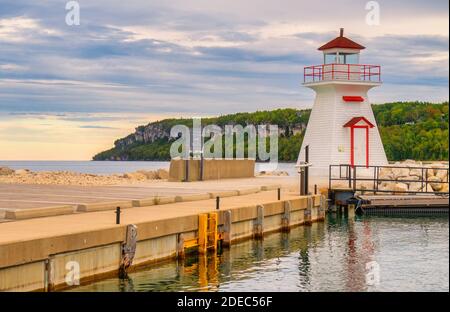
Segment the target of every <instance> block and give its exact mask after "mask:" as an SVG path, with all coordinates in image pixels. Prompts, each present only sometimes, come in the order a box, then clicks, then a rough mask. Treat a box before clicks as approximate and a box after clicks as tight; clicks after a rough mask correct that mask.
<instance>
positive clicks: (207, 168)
mask: <svg viewBox="0 0 450 312" xmlns="http://www.w3.org/2000/svg"><path fill="white" fill-rule="evenodd" d="M186 164H187V166H189V168H188V169H189V170H188V172H189V176H188V179H187V180H188V181H199V180H200V166H201V165H200V164H201V161H200V159H189V160H188V161H186V160H184V159H172V160H171V161H170V169H169V181H171V182H180V181H185V180H186ZM254 176H255V160H254V159H204V160H203V180H205V181H206V180H219V179H231V178H251V177H254Z"/></svg>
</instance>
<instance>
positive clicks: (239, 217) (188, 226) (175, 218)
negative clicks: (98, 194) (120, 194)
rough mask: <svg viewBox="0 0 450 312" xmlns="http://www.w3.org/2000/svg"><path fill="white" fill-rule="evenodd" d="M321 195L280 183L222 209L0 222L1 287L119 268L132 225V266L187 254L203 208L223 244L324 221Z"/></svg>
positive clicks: (191, 206)
mask: <svg viewBox="0 0 450 312" xmlns="http://www.w3.org/2000/svg"><path fill="white" fill-rule="evenodd" d="M270 188H271V187H266V188H265V189H270ZM323 202H324V201H323V199H322V200H321V197H320V195H311V196H302V197H300V196H298V194H297V193H296V192H290V191H288V190H287V189H285V190H283V196H282V200H278V199H277V189H276V188H275V190H268V191H260V192H258V193H251V194H247V195H241V196H228V197H224V198H221V200H220V210H216V199H214V198H211V199H198V198H197V199H196V200H193V201H182V202H172V203H168V204H160V205H150V206H145V207H131V208H129V209H124V210H123V211H122V215H121V224H119V225H116V224H115V214H114V212H113V211H111V210H106V211H95V212H85V213H77V214H71V215H60V216H52V217H43V218H34V219H28V220H21V221H15V222H6V223H2V224H0V291H44V290H49V291H52V290H58V289H63V288H67V287H70V286H71V285H70V283H69V284H68V282H67V281H68V278H69V281H70V277H71V276H72V277H73V274H74V270H75V273H77V274H79V279H80V281H81V283H84V282H87V281H90V280H95V279H99V278H102V277H104V276H110V275H116V274H118V272H119V268H120V267H121V263H123V261H124V259H123V256H124V254H123V246H124V244H126V243H127V242H129V239H127V228H128V226H129V225H135V226H136V230H137V236H136V243H135V253H133V259H132V262H131V264H130V266H129V268H128V269H129V270H133V269H134V268H137V267H139V266H142V265H146V264H149V263H153V262H158V261H162V260H165V259H169V258H175V257H177V256H182V254H183V253H184V251H185V250H186V249H187V248H190V247H193V248H198V247H195V246H197V245H198V244H199V242H200V240H201V239H204V237H203V238H201V234H200V232H201V231H204V230H203V229H202V225H201V224H202V223H201V222H203V221H201V220H202V218H203V217H201V216H202V215H205V214H207V215H208V216H209V215H211V214H214V215H216V216H217V221H216V223H208V224H209V225H207V226H211V224H214V227H215V231H216V232H217V233H216V234H215V238H216V239H219V240H222V241H223V243H224V244H223V246H226V245H229V244H232V243H233V242H235V241H237V240H242V239H248V238H252V237H254V236H258V237H263V235H264V234H265V233H268V232H272V231H278V230H282V229H283V230H286V229H287V228H289V227H292V226H296V225H301V224H305V223H306V222H307V223H310V222H315V221H319V220H321V219H322V218H323V215H322V214H323V211H324V210H323V207H321V203H322V204H323ZM287 207H288V208H287ZM306 211H308V213H305V212H306ZM213 219H214V218H213ZM208 222H211V221H209V218H208ZM199 225H200V226H199ZM207 238H208V239H209V237H207ZM206 244H209V240H208V242H207V243H206ZM130 248H131V247H130ZM76 269H79V272H77V271H76Z"/></svg>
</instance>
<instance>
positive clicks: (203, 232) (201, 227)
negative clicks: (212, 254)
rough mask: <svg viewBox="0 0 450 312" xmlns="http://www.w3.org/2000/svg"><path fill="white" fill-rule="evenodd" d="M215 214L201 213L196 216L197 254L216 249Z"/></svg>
mask: <svg viewBox="0 0 450 312" xmlns="http://www.w3.org/2000/svg"><path fill="white" fill-rule="evenodd" d="M217 239H218V235H217V213H216V212H211V213H202V214H200V215H199V216H198V252H199V253H206V251H207V250H208V249H213V250H216V249H217Z"/></svg>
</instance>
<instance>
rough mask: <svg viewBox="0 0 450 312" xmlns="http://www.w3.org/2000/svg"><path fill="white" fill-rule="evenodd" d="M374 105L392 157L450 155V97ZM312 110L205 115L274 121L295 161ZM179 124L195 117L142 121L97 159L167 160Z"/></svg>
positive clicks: (284, 150) (230, 120) (231, 121)
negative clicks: (147, 137)
mask: <svg viewBox="0 0 450 312" xmlns="http://www.w3.org/2000/svg"><path fill="white" fill-rule="evenodd" d="M372 107H373V111H374V114H375V119H376V120H377V124H378V127H379V129H380V133H381V138H382V140H383V144H384V147H385V150H386V154H387V157H388V159H389V160H393V161H396V160H404V159H416V160H448V138H449V136H448V102H445V103H441V104H432V103H422V102H397V103H387V104H380V105H373V106H372ZM309 115H310V110H296V109H277V110H273V111H259V112H254V113H237V114H232V115H224V116H220V117H214V118H205V119H202V124H203V125H208V124H216V125H218V126H220V127H222V128H223V127H224V126H225V125H237V124H240V125H242V126H245V125H247V124H254V125H261V124H276V125H278V127H279V129H280V130H281V131H280V132H281V134H280V137H279V160H280V161H296V160H297V156H298V152H299V150H300V146H301V143H302V139H303V135H304V130H305V129H306V125H307V122H308V119H309ZM176 124H183V125H186V126H192V120H190V119H166V120H162V121H158V122H154V123H150V124H148V125H147V126H140V127H138V128H137V129H136V132H135V133H134V134H131V135H129V136H127V137H126V138H123V139H120V140H117V141H116V142H115V147H114V148H112V149H110V150H107V151H104V152H101V153H99V154H97V155H95V156H94V160H109V159H111V160H113V159H114V160H118V159H122V160H169V159H170V155H169V151H170V145H171V143H172V141H173V139H171V138H170V137H169V135H170V129H171V127H172V126H174V125H176ZM144 132H145V133H157V135H156V136H155V138H154V139H153V140H151V142H150V140H144V139H142V137H144V135H143V133H144ZM144 141H145V142H144ZM266 143H267V142H266Z"/></svg>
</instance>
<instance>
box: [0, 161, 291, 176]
mask: <svg viewBox="0 0 450 312" xmlns="http://www.w3.org/2000/svg"><path fill="white" fill-rule="evenodd" d="M169 165H170V162H168V161H29V160H23V161H7V160H0V167H3V166H5V167H9V168H11V169H14V170H17V169H29V170H31V171H73V172H80V173H90V174H100V175H106V174H123V173H127V172H133V171H137V170H156V169H159V168H162V169H169ZM262 170H273V169H272V168H269V166H268V165H267V164H265V163H256V166H255V171H256V172H259V171H262ZM276 170H280V171H286V172H288V174H289V175H296V174H297V173H296V169H295V164H294V163H279V164H278V166H277V169H276Z"/></svg>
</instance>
